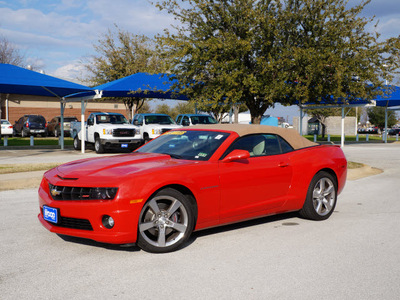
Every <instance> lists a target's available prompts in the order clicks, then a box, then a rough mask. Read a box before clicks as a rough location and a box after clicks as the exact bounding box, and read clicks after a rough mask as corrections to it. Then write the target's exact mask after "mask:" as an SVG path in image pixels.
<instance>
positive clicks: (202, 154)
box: [197, 152, 207, 157]
mask: <svg viewBox="0 0 400 300" xmlns="http://www.w3.org/2000/svg"><path fill="white" fill-rule="evenodd" d="M197 156H199V157H206V156H207V153H203V152H200V153H199V154H197Z"/></svg>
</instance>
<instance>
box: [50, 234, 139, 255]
mask: <svg viewBox="0 0 400 300" xmlns="http://www.w3.org/2000/svg"><path fill="white" fill-rule="evenodd" d="M57 235H58V236H59V237H60V238H62V239H63V240H64V241H66V242H70V243H75V244H81V245H86V246H92V247H97V248H104V249H108V250H113V251H125V252H138V251H140V248H139V247H137V246H136V245H135V244H124V245H115V244H107V243H101V242H96V241H93V240H89V239H85V238H80V237H74V236H68V235H63V234H57Z"/></svg>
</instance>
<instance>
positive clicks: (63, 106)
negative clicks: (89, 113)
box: [55, 98, 65, 150]
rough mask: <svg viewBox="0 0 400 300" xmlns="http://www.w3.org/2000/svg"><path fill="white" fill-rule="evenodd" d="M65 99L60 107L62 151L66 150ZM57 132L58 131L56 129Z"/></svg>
mask: <svg viewBox="0 0 400 300" xmlns="http://www.w3.org/2000/svg"><path fill="white" fill-rule="evenodd" d="M63 100H64V98H62V100H61V101H60V105H61V117H60V122H61V123H60V126H61V135H60V138H61V143H60V144H61V150H64V111H65V102H64V101H63ZM55 130H57V129H55Z"/></svg>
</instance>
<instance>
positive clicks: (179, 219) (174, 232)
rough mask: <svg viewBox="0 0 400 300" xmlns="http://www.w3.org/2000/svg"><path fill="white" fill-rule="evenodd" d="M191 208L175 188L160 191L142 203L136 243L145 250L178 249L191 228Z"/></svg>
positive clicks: (186, 199)
mask: <svg viewBox="0 0 400 300" xmlns="http://www.w3.org/2000/svg"><path fill="white" fill-rule="evenodd" d="M194 218H195V216H194V208H193V204H192V203H191V202H190V201H189V199H188V198H187V197H186V196H185V195H183V194H182V193H180V192H179V191H177V190H174V189H171V188H167V189H164V190H161V191H159V192H158V193H157V194H156V195H154V196H153V197H152V198H151V199H150V200H148V201H147V203H146V204H145V205H144V207H143V209H142V211H141V213H140V217H139V225H138V246H139V247H140V248H142V249H143V250H145V251H148V252H154V253H165V252H170V251H174V250H177V249H178V248H179V247H180V246H181V245H182V244H183V243H184V242H185V241H187V239H188V238H189V236H190V234H191V233H192V231H193V228H194Z"/></svg>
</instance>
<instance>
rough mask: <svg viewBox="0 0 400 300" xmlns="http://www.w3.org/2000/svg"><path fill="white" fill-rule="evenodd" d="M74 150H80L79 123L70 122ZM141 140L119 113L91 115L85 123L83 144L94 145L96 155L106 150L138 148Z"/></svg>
mask: <svg viewBox="0 0 400 300" xmlns="http://www.w3.org/2000/svg"><path fill="white" fill-rule="evenodd" d="M71 136H72V138H73V139H74V149H75V150H80V149H81V139H82V131H81V122H71ZM141 141H142V139H141V136H140V134H139V130H138V128H137V127H136V126H133V125H131V124H129V122H128V120H127V119H126V118H125V117H124V116H123V115H122V114H119V113H106V112H96V113H91V114H90V115H89V118H88V119H87V121H86V122H85V142H86V143H91V144H94V148H95V150H96V152H97V153H103V152H104V151H105V150H106V149H110V148H114V149H128V150H131V151H132V150H133V149H134V148H136V147H138V146H139V145H140V143H141Z"/></svg>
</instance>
